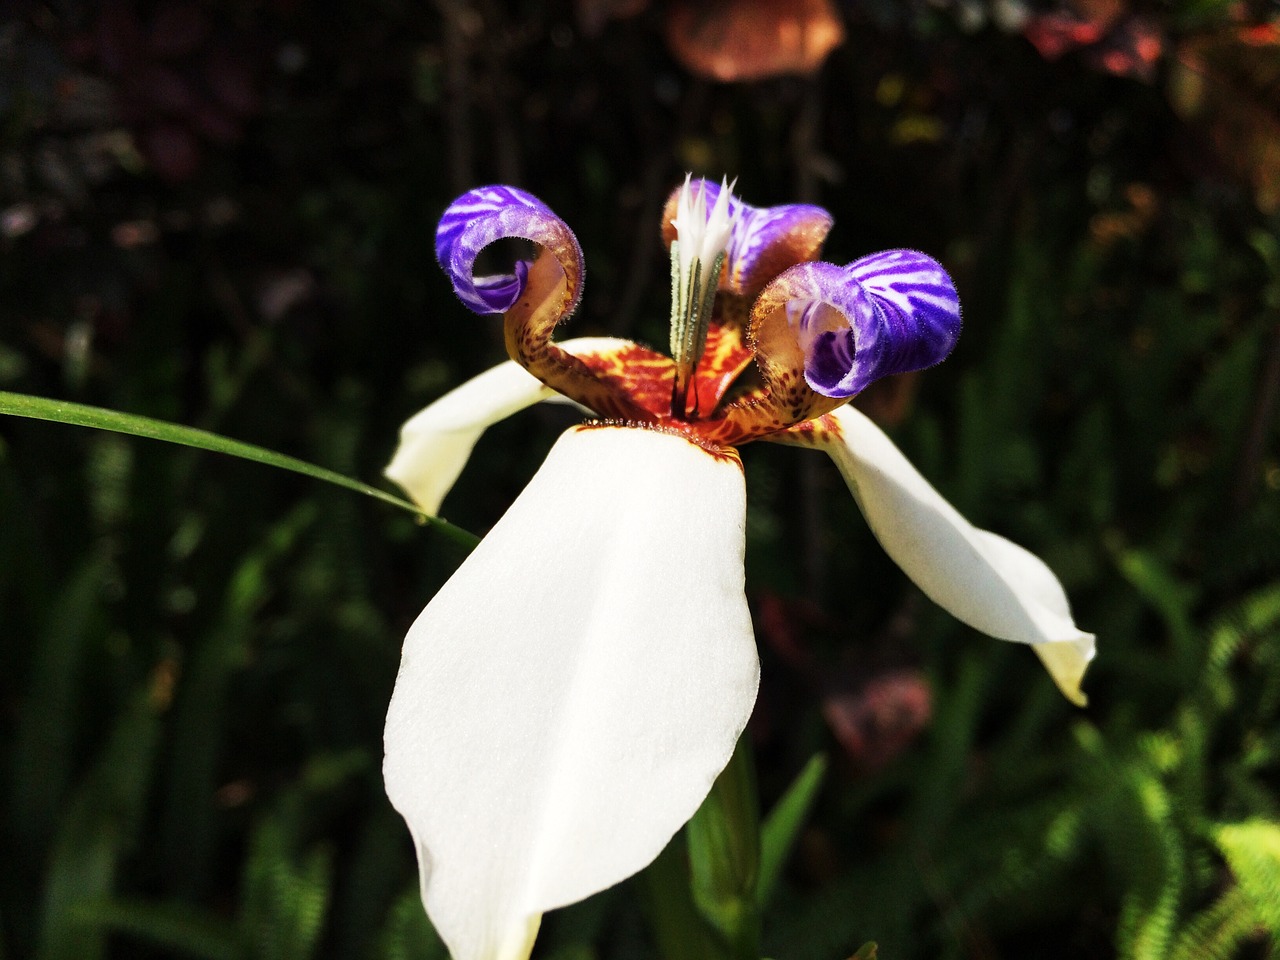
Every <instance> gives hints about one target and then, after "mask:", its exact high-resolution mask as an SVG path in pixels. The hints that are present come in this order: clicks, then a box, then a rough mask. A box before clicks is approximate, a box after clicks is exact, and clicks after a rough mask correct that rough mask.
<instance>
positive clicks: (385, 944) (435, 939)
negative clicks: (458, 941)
mask: <svg viewBox="0 0 1280 960" xmlns="http://www.w3.org/2000/svg"><path fill="white" fill-rule="evenodd" d="M378 956H379V957H381V958H382V960H449V951H447V950H446V949H445V948H444V944H443V943H441V942H440V937H439V936H438V935H437V934H436V931H435V928H434V927H432V926H431V921H430V920H428V919H427V914H426V912H425V911H424V910H423V909H422V895H421V894H420V893H419V892H418V885H417V883H414V885H413V888H412V889H411V890H406V891H405V892H404V894H403V896H401V897H400V898H399V899H398V900H397V901H396V902H395V903H394V904H393V905H392V907H391V911H390V913H389V914H388V916H387V922H386V924H385V926H384V927H383V928H382V938H381V944H380V949H379V951H378Z"/></svg>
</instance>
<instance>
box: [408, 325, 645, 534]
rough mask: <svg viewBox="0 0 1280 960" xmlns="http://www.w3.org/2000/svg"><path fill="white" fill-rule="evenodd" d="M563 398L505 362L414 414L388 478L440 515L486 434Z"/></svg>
mask: <svg viewBox="0 0 1280 960" xmlns="http://www.w3.org/2000/svg"><path fill="white" fill-rule="evenodd" d="M627 343H628V341H626V340H618V339H615V338H613V337H577V338H575V339H572V340H565V341H564V342H562V343H559V344H557V346H558V347H560V348H561V349H562V350H565V351H567V352H569V353H572V354H573V355H574V356H585V355H589V354H596V353H604V352H607V351H609V350H613V349H617V348H618V347H621V346H624V345H626V344H627ZM558 398H560V395H559V394H558V393H556V392H555V391H554V390H552V389H551V388H550V387H548V386H547V385H546V384H544V383H543V382H542V381H541V380H539V379H538V378H537V377H535V376H534V375H533V374H531V373H529V372H528V371H527V370H525V369H524V368H523V367H521V366H520V365H519V364H517V363H515V362H514V361H512V360H508V361H507V362H506V363H500V364H498V365H497V366H496V367H494V368H492V369H491V370H486V371H485V372H484V373H482V374H480V375H479V376H478V377H473V378H472V379H470V380H468V381H467V382H466V383H464V384H462V385H461V386H459V387H457V388H455V389H453V390H450V391H449V392H448V393H446V394H445V395H444V396H442V397H441V398H440V399H439V400H436V401H435V402H434V403H432V404H431V405H430V406H428V407H426V408H425V409H423V410H420V411H419V412H418V413H416V414H414V415H413V416H412V417H411V418H410V419H409V420H408V421H407V422H406V423H405V425H404V426H403V427H401V428H400V445H399V446H398V447H397V448H396V452H395V455H394V456H393V457H392V458H391V463H390V464H388V466H387V468H386V470H385V471H383V473H384V474H385V475H386V477H387V479H389V480H392V481H394V482H395V483H397V484H399V485H400V486H401V487H403V488H404V490H405V492H406V493H408V494H409V496H410V498H412V500H413V502H414V503H416V504H417V505H418V506H419V507H421V508H422V509H423V511H424V512H426V513H429V514H433V515H434V514H436V513H438V512H439V510H440V504H441V502H442V501H443V500H444V498H445V495H446V494H447V493H448V492H449V491H450V490H451V489H452V488H453V485H454V483H455V482H456V481H457V479H458V475H459V474H461V473H462V468H463V467H465V466H466V464H467V460H468V459H469V458H470V457H471V451H472V450H473V449H474V448H475V445H476V441H477V440H479V439H480V436H481V434H483V433H484V431H485V430H486V429H488V428H489V427H491V426H492V425H493V424H495V423H497V422H498V421H500V420H505V419H506V418H507V417H509V416H511V415H512V414H513V413H519V412H520V411H521V410H523V409H525V408H526V407H531V406H533V405H534V404H535V403H538V402H539V401H541V400H554V399H558ZM566 402H567V401H566Z"/></svg>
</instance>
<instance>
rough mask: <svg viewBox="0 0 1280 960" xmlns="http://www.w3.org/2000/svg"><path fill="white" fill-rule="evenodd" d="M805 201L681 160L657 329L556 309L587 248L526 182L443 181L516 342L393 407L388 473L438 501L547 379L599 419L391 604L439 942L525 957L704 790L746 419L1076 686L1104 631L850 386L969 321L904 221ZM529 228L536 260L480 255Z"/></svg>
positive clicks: (942, 593)
mask: <svg viewBox="0 0 1280 960" xmlns="http://www.w3.org/2000/svg"><path fill="white" fill-rule="evenodd" d="M831 222H832V220H831V217H830V215H829V214H828V213H827V212H826V211H825V210H822V209H821V208H819V207H815V206H808V205H798V204H792V205H786V206H778V207H767V208H756V207H751V206H748V205H747V204H745V203H743V202H742V201H741V200H739V199H738V198H737V197H734V196H733V195H732V194H731V190H730V188H729V187H728V186H727V185H724V184H721V185H720V186H717V185H716V184H714V183H710V182H706V181H701V182H693V183H691V182H690V181H689V180H688V179H686V181H685V183H684V185H683V186H682V187H680V188H679V189H677V190H676V191H675V192H674V193H673V194H672V196H671V199H670V200H669V201H668V203H667V206H666V210H665V212H664V217H663V224H662V233H663V237H664V240H665V242H666V243H667V244H668V245H669V246H670V248H671V262H672V292H673V307H672V333H671V344H670V346H671V355H670V356H667V355H665V354H663V353H660V352H658V351H655V350H653V349H650V348H648V347H645V346H642V345H640V344H638V343H633V342H631V341H628V340H618V339H606V338H582V339H570V340H564V341H561V342H554V341H553V339H552V334H553V333H554V332H555V329H556V327H557V326H558V325H559V324H560V322H561V321H563V320H564V319H566V318H567V317H568V316H569V315H570V314H571V313H572V312H573V310H574V308H575V307H576V306H577V304H578V301H579V299H580V296H581V292H582V281H583V260H582V251H581V248H580V247H579V246H578V242H577V240H576V238H575V237H574V235H573V233H572V232H571V231H570V230H569V228H568V226H566V225H565V223H564V221H562V220H561V219H560V218H559V217H557V216H556V215H555V214H554V213H552V211H551V210H550V208H548V207H547V206H546V204H544V203H542V202H541V201H540V200H538V199H537V198H535V197H533V196H532V195H530V194H528V193H526V192H525V191H523V190H519V189H516V188H514V187H507V186H490V187H483V188H480V189H477V190H472V191H470V192H469V193H466V194H464V195H463V196H462V197H460V198H458V200H456V201H455V202H454V203H453V205H452V206H450V207H449V208H448V210H447V211H446V212H445V214H444V216H443V218H442V219H441V221H440V226H439V229H438V232H437V234H436V255H437V257H438V259H439V261H440V265H441V266H442V267H443V269H444V271H445V273H446V274H448V276H449V279H450V280H451V281H452V283H453V288H454V290H455V291H456V293H457V295H458V297H459V298H460V299H461V300H462V302H463V304H464V305H465V306H466V307H468V308H469V309H470V310H472V311H474V312H475V313H479V314H503V315H504V329H505V338H506V347H507V353H508V354H509V356H510V357H511V359H510V361H508V362H506V363H503V364H501V365H499V366H497V367H495V368H494V369H492V370H489V371H488V372H487V373H483V374H481V375H480V376H478V377H476V378H475V379H473V380H471V381H469V382H467V383H464V384H463V385H462V386H460V387H458V388H457V389H455V390H453V391H452V392H451V393H448V394H446V395H445V396H443V397H441V398H440V399H439V400H437V401H436V402H435V403H433V404H431V405H430V406H429V407H427V408H426V409H425V410H423V411H422V412H420V413H419V414H417V415H416V416H414V417H413V418H412V419H411V420H409V421H408V422H407V423H406V424H405V426H404V428H403V432H402V434H401V438H400V446H399V449H398V450H397V451H396V454H395V457H394V459H393V461H392V462H391V465H390V466H389V467H388V468H387V471H386V472H387V476H388V477H390V478H391V479H392V480H394V481H395V482H396V483H398V484H400V485H401V486H402V487H403V488H404V489H405V490H406V491H407V492H408V493H409V494H410V495H411V496H412V497H413V498H414V499H415V501H416V502H417V503H418V505H420V506H421V507H422V509H423V510H424V511H427V512H429V513H436V512H437V511H438V509H439V506H440V503H441V501H442V500H443V499H444V497H445V495H446V494H447V492H448V491H449V488H450V487H451V486H452V485H453V483H454V481H455V480H456V479H457V477H458V475H459V473H460V472H461V470H462V468H463V466H464V464H465V463H466V461H467V458H468V456H469V455H470V453H471V450H472V448H473V446H474V445H475V443H476V441H477V439H478V438H479V437H480V435H481V434H482V433H483V431H484V430H485V428H486V427H488V426H489V425H491V424H493V423H495V422H497V421H499V420H501V419H503V418H505V417H507V416H510V415H511V414H514V413H516V412H517V411H519V410H521V409H523V408H525V407H528V406H531V405H532V404H534V403H537V402H539V401H542V400H550V399H557V398H558V399H562V400H568V401H571V402H573V403H576V404H577V405H578V406H580V407H581V408H584V409H585V410H586V411H588V413H589V416H590V419H588V420H587V421H586V422H584V423H582V424H581V425H578V426H575V427H573V428H571V429H570V430H568V431H567V432H566V433H565V434H563V435H562V436H561V437H560V438H559V440H557V441H556V443H555V445H554V446H553V447H552V449H551V452H550V453H549V454H548V456H547V459H546V462H545V463H544V464H543V465H542V467H541V468H540V469H539V470H538V472H537V474H536V475H535V476H534V478H533V479H532V480H531V481H530V483H529V485H528V486H527V487H526V488H525V490H524V492H523V493H521V494H520V496H519V497H518V498H517V499H516V501H515V502H514V503H513V504H512V505H511V508H510V509H509V510H507V512H506V514H505V515H504V516H503V517H502V518H501V519H500V520H499V521H498V522H497V524H496V525H495V526H494V527H493V529H492V530H491V531H490V532H489V534H488V535H487V536H486V537H485V538H484V539H483V541H482V542H481V543H480V544H479V546H478V547H477V548H476V549H475V551H474V552H473V553H472V554H471V555H470V557H468V558H467V560H466V561H465V562H464V563H463V564H462V565H461V566H460V567H459V568H458V570H457V572H456V573H455V574H454V575H453V577H452V578H451V579H450V580H449V581H448V582H447V583H446V584H445V585H444V586H443V587H442V588H441V589H440V591H439V592H438V593H437V594H436V595H435V597H434V598H433V599H432V600H431V602H430V603H429V604H428V605H427V607H426V609H425V610H423V612H422V614H421V615H420V616H419V617H418V619H417V620H416V621H415V622H414V624H413V626H412V627H411V628H410V629H409V634H408V636H407V638H406V640H405V644H404V651H403V656H402V660H401V665H400V673H399V677H398V678H397V680H396V686H395V692H394V695H393V696H392V700H391V705H390V708H389V711H388V715H387V726H386V743H385V746H386V759H385V764H384V776H385V780H386V788H387V794H388V796H389V797H390V799H391V802H392V804H393V805H394V806H395V808H396V809H397V810H398V811H399V812H400V813H401V815H402V816H403V817H404V819H405V821H406V823H407V824H408V827H409V830H410V832H411V833H412V835H413V839H414V842H415V845H416V848H417V854H418V861H419V866H420V873H421V886H422V898H423V901H424V904H425V906H426V909H427V913H428V914H429V915H430V917H431V920H432V921H433V923H434V925H435V927H436V929H437V930H438V931H439V933H440V935H441V937H442V938H443V940H444V942H445V944H446V945H447V946H448V948H449V950H450V951H451V953H452V954H453V957H454V958H455V960H525V958H527V957H528V956H529V953H530V951H531V949H532V946H533V940H534V937H535V936H536V934H537V930H538V925H539V922H540V920H541V917H542V914H543V913H544V912H545V911H547V910H551V909H553V908H556V907H560V906H564V905H566V904H569V903H573V902H574V901H577V900H580V899H582V898H584V897H587V896H589V895H591V894H593V893H595V892H597V891H599V890H603V889H604V888H606V887H609V886H611V885H612V884H614V883H617V882H618V881H620V880H622V879H624V878H625V877H628V876H630V875H631V874H633V873H635V872H636V871H638V870H640V869H642V868H643V867H644V866H646V865H647V864H648V863H649V862H650V861H652V860H653V859H654V857H655V856H657V854H658V853H659V852H660V851H661V850H662V848H663V847H664V846H665V845H666V844H667V842H668V841H669V840H670V839H671V837H672V836H673V835H674V833H675V832H676V831H677V830H679V829H680V827H681V826H682V825H683V824H684V823H685V821H687V820H688V819H689V817H690V816H692V814H693V813H694V811H695V810H696V809H697V808H698V806H699V805H700V804H701V802H702V801H703V799H704V798H705V797H706V795H707V793H708V791H709V790H710V788H711V785H712V783H713V781H714V780H715V778H716V776H717V775H718V774H719V773H720V771H721V770H722V769H723V768H724V767H725V765H726V764H727V762H728V760H729V758H730V755H731V754H732V752H733V749H734V744H735V743H736V741H737V740H738V738H739V736H740V735H741V734H742V732H743V729H744V727H745V726H746V723H747V719H748V717H749V716H750V714H751V710H752V706H753V704H754V702H755V698H756V688H757V683H758V680H759V660H758V658H757V654H756V646H755V640H754V637H753V634H752V629H751V615H750V612H749V610H748V608H747V600H746V596H745V594H744V589H743V552H744V525H745V516H746V496H745V486H744V483H743V474H742V463H741V460H740V459H739V456H738V453H737V448H738V447H739V446H741V445H742V444H744V443H750V442H752V441H755V440H768V441H773V442H777V443H784V444H794V445H796V446H801V447H813V448H816V449H818V450H822V451H823V452H825V453H827V454H828V455H829V456H830V457H831V459H832V460H833V461H834V462H835V466H836V468H837V469H838V470H839V471H840V474H841V475H842V476H843V477H844V479H845V481H846V483H847V484H848V486H849V489H850V491H851V492H852V493H853V496H854V499H855V500H856V502H857V504H858V506H859V507H860V508H861V510H862V513H863V514H864V515H865V517H866V519H867V522H868V523H869V524H870V526H871V529H872V531H873V532H874V534H875V535H876V537H877V538H878V539H879V541H880V543H881V544H882V545H883V546H884V549H885V550H886V551H887V552H888V553H889V555H890V556H891V557H892V558H893V559H894V560H895V561H897V563H898V564H899V565H900V566H901V567H902V569H903V570H904V571H905V572H906V574H907V575H908V576H909V577H910V578H911V579H912V580H914V581H915V583H916V584H917V585H918V586H919V587H920V589H921V590H923V591H924V593H925V594H926V595H927V596H929V597H930V598H931V599H933V600H934V601H935V602H936V603H938V604H939V605H940V606H942V607H943V608H945V609H946V610H948V611H950V612H951V613H952V614H953V615H955V616H956V617H957V618H959V619H960V620H962V621H964V622H965V623H967V624H969V625H970V626H972V627H974V628H975V629H977V630H980V631H982V632H984V633H987V634H990V635H991V636H993V637H997V638H999V639H1002V640H1011V641H1014V642H1018V643H1025V644H1029V645H1030V646H1031V648H1032V650H1034V651H1035V652H1036V653H1037V654H1038V655H1039V656H1040V659H1041V660H1042V661H1043V662H1044V664H1045V666H1046V667H1047V668H1048V671H1049V674H1050V676H1051V677H1052V678H1053V680H1054V682H1055V683H1057V685H1058V686H1059V688H1060V689H1061V690H1062V692H1063V693H1064V694H1065V695H1066V696H1067V697H1068V699H1070V700H1071V701H1072V702H1074V703H1077V704H1083V702H1084V696H1083V694H1082V693H1081V691H1080V681H1081V678H1082V676H1083V674H1084V670H1085V667H1086V665H1087V663H1088V662H1089V660H1090V659H1091V658H1092V656H1093V651H1094V638H1093V636H1092V635H1090V634H1087V633H1084V632H1082V631H1081V630H1080V629H1079V628H1077V627H1076V625H1075V623H1074V622H1073V621H1072V619H1071V614H1070V611H1069V609H1068V606H1067V600H1066V597H1065V595H1064V593H1063V590H1062V587H1061V586H1060V584H1059V583H1058V581H1057V579H1056V578H1055V577H1054V575H1053V573H1052V572H1050V570H1049V568H1048V567H1047V566H1046V565H1045V564H1044V563H1043V562H1042V561H1040V560H1039V559H1037V558H1036V557H1035V556H1033V555H1032V554H1030V553H1028V552H1027V551H1026V550H1024V549H1023V548H1021V547H1019V546H1017V545H1015V544H1013V543H1011V542H1010V541H1008V540H1005V539H1003V538H1002V537H999V536H997V535H995V534H993V533H989V532H987V531H985V530H978V529H976V528H974V527H973V526H971V525H970V524H969V523H968V522H967V521H965V520H964V518H963V517H961V516H960V514H959V513H957V512H956V510H955V509H954V508H953V507H951V506H950V505H949V504H948V503H947V502H946V501H945V500H943V499H942V497H941V496H940V495H939V494H938V493H937V492H936V491H935V490H934V489H933V488H932V487H931V486H930V485H929V483H928V482H927V481H926V480H925V479H924V478H923V477H921V476H920V474H919V473H917V472H916V470H915V469H914V468H913V467H912V466H911V464H910V463H909V462H908V461H907V460H906V458H905V457H903V455H902V454H901V453H900V452H899V451H898V449H897V447H895V446H894V444H893V443H892V441H890V439H889V438H888V437H887V436H886V435H885V434H884V433H882V432H881V431H880V430H879V429H878V428H877V427H876V426H875V425H874V424H872V423H871V421H870V420H868V419H867V418H866V417H865V416H863V415H862V414H861V413H859V412H858V411H857V410H855V409H853V408H852V407H850V406H848V405H846V401H847V400H848V399H849V398H850V397H852V396H854V395H855V394H857V393H858V392H859V391H860V390H862V389H863V388H864V387H866V386H867V385H868V384H870V383H871V382H872V381H874V380H876V379H877V378H879V377H883V376H887V375H890V374H895V373H903V372H906V371H909V370H916V369H920V368H923V367H928V366H931V365H933V364H935V363H937V362H939V361H940V360H942V359H943V358H944V357H946V355H947V354H948V353H949V352H950V351H951V348H952V346H953V345H954V344H955V341H956V338H957V336H958V334H959V332H960V308H959V300H958V297H957V295H956V290H955V287H954V285H953V284H952V282H951V279H950V278H949V277H948V276H947V274H946V272H945V271H944V270H943V268H942V267H941V266H940V265H939V264H938V263H937V262H936V261H935V260H933V259H931V258H930V257H927V256H925V255H924V254H922V253H917V252H914V251H911V250H890V251H887V252H883V253H877V254H872V255H871V256H867V257H863V258H862V259H860V260H855V261H854V262H853V263H850V264H848V265H846V266H837V265H835V264H831V263H824V262H819V261H816V260H815V257H816V256H817V255H818V252H819V249H820V247H821V245H822V243H823V241H824V240H825V238H826V235H827V232H828V230H829V229H830V227H831ZM513 237H514V238H523V239H525V240H528V241H531V242H532V243H533V244H534V245H535V248H536V255H535V256H534V258H533V259H532V260H528V261H520V262H517V263H516V264H515V267H514V271H513V272H512V273H510V274H506V275H500V276H479V277H478V276H475V273H474V267H475V260H476V256H477V254H478V253H479V252H480V250H481V249H483V248H484V247H486V246H488V245H490V244H492V243H494V242H495V241H498V240H501V239H503V238H513Z"/></svg>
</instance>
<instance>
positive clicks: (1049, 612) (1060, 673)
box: [824, 406, 1094, 706]
mask: <svg viewBox="0 0 1280 960" xmlns="http://www.w3.org/2000/svg"><path fill="white" fill-rule="evenodd" d="M833 416H834V417H835V418H836V419H837V420H838V421H839V424H840V431H841V434H842V440H841V442H833V443H830V444H827V445H825V447H824V449H825V450H826V451H827V453H828V454H830V455H831V457H832V459H833V460H835V462H836V466H838V467H839V468H840V473H841V474H842V475H843V476H844V479H845V482H846V483H848V485H849V489H850V490H851V491H853V496H854V499H855V500H857V502H858V507H859V508H860V509H861V510H862V513H863V515H864V516H866V518H867V523H868V524H870V526H871V530H872V532H873V533H874V534H875V535H876V539H877V540H879V541H880V543H881V545H883V547H884V549H885V551H886V552H887V553H888V554H889V556H891V557H892V558H893V559H894V560H895V561H896V562H897V564H898V566H900V567H902V569H903V571H904V572H905V573H906V574H907V576H909V577H910V578H911V579H912V580H914V581H915V583H916V585H917V586H919V587H920V589H921V590H923V591H924V593H925V595H926V596H928V597H929V599H931V600H933V602H934V603H936V604H938V605H939V606H940V607H943V608H944V609H946V610H947V611H948V612H950V613H951V614H952V615H953V616H955V617H956V618H957V619H959V620H963V621H964V622H965V623H967V624H969V626H971V627H973V628H974V629H975V630H981V631H982V632H983V633H986V634H989V635H990V636H993V637H997V638H998V639H1001V640H1013V641H1016V642H1018V643H1029V644H1032V646H1033V648H1034V649H1035V651H1036V653H1037V654H1039V656H1040V659H1041V661H1043V663H1044V665H1045V667H1046V668H1047V669H1048V671H1049V674H1050V676H1052V677H1053V680H1054V682H1055V683H1057V685H1058V687H1059V689H1060V690H1061V691H1062V692H1063V693H1064V694H1065V695H1066V697H1067V698H1068V699H1069V700H1071V702H1072V703H1075V704H1077V705H1079V706H1083V705H1084V703H1085V696H1084V694H1083V693H1082V692H1081V690H1080V681H1081V679H1082V678H1083V676H1084V671H1085V668H1086V667H1087V666H1088V664H1089V661H1090V660H1092V659H1093V654H1094V637H1093V634H1091V633H1085V632H1084V631H1082V630H1081V629H1080V628H1079V627H1077V626H1076V625H1075V623H1074V621H1073V620H1072V619H1071V610H1070V608H1069V607H1068V605H1067V597H1066V594H1065V593H1064V592H1063V590H1062V585H1061V584H1060V583H1058V579H1057V577H1055V576H1054V575H1053V572H1052V571H1051V570H1050V569H1049V568H1048V567H1047V566H1046V565H1045V564H1044V562H1043V561H1042V560H1040V559H1039V558H1038V557H1036V556H1035V555H1033V554H1031V553H1029V552H1028V551H1026V550H1024V549H1023V548H1022V547H1020V546H1018V545H1017V544H1015V543H1011V542H1010V541H1008V540H1006V539H1004V538H1003V537H1000V536H997V535H996V534H994V533H990V532H988V531H986V530H979V529H977V528H976V527H974V526H973V525H972V524H970V523H969V521H967V520H966V519H965V518H964V517H962V516H961V515H960V513H959V512H958V511H957V510H956V509H955V507H953V506H951V504H949V503H947V501H946V500H944V499H943V498H942V496H941V494H939V493H938V491H937V490H935V489H934V488H933V487H932V486H930V485H929V482H928V481H927V480H925V479H924V477H922V476H921V475H920V474H919V472H918V471H917V470H916V469H915V467H913V466H912V465H911V463H910V462H909V461H908V460H907V458H906V457H904V456H903V455H902V452H901V451H900V450H898V448H897V447H896V446H894V445H893V441H891V440H890V439H889V438H888V437H887V436H886V435H885V434H884V432H883V431H881V430H880V428H879V427H877V426H876V425H875V424H874V423H872V422H871V421H870V420H868V419H867V418H866V417H865V416H864V415H863V414H861V413H859V412H858V411H857V410H855V409H853V408H852V407H849V406H844V407H841V408H839V409H838V410H837V411H836V412H835V413H834V414H833Z"/></svg>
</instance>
